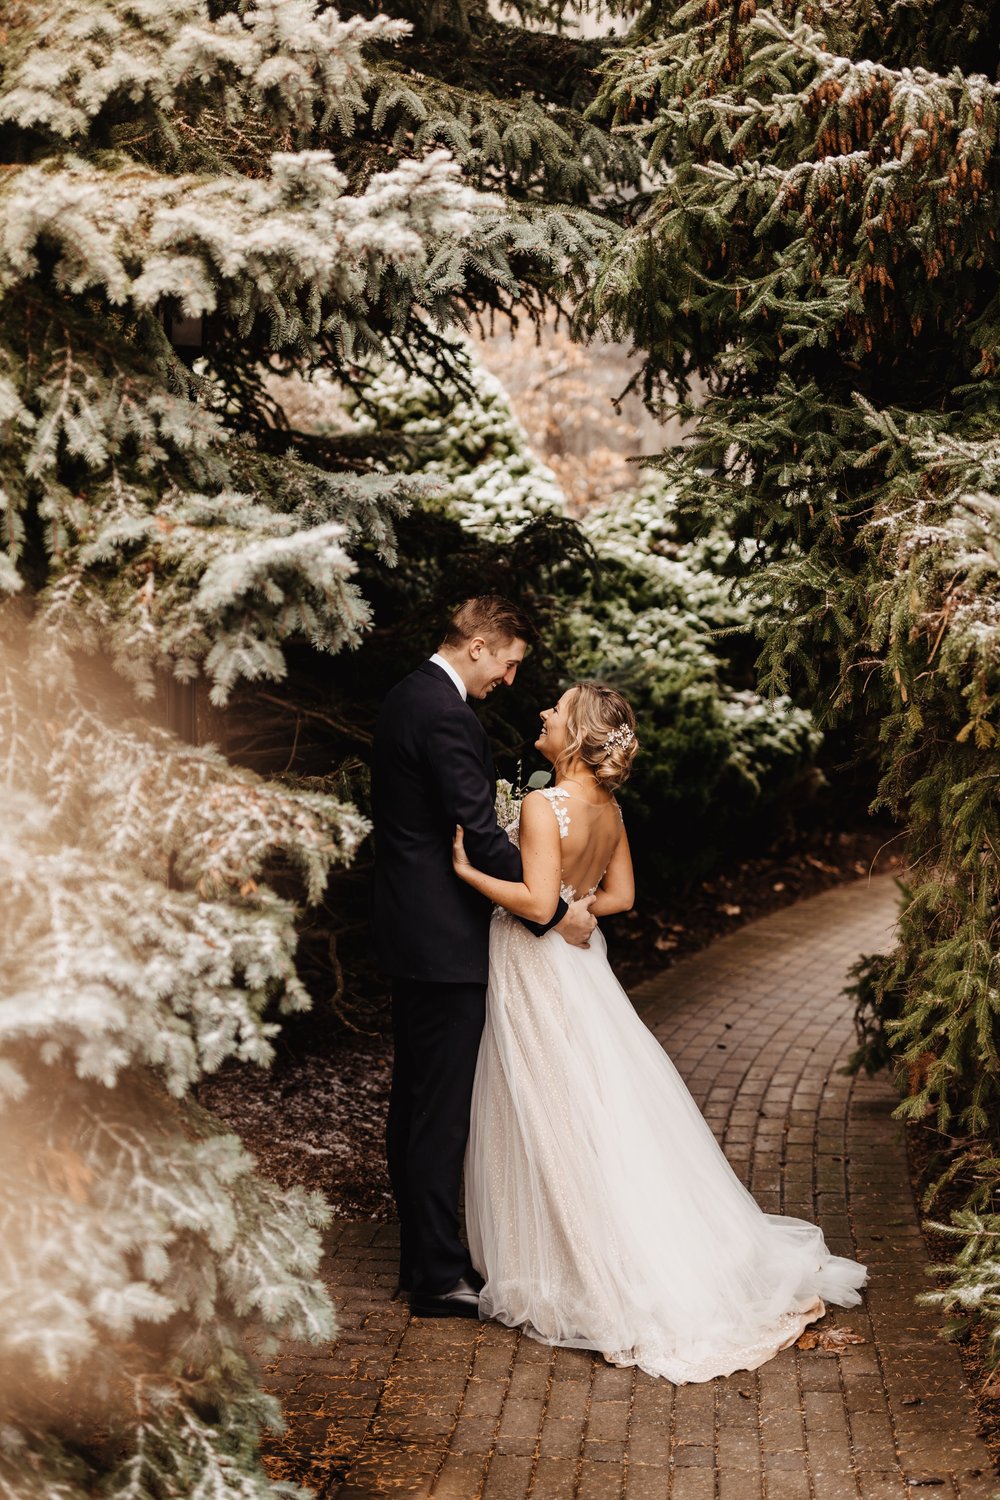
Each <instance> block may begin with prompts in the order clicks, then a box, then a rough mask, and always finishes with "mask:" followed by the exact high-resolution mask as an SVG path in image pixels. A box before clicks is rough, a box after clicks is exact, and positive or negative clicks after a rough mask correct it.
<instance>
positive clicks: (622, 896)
mask: <svg viewBox="0 0 1000 1500" xmlns="http://www.w3.org/2000/svg"><path fill="white" fill-rule="evenodd" d="M634 901H635V876H634V875H633V873H632V852H631V850H630V849H629V846H628V836H627V834H626V832H625V828H624V826H623V827H622V835H621V838H620V839H619V840H618V843H617V845H616V846H615V852H614V854H612V856H611V862H610V864H609V865H608V868H607V869H606V870H605V872H604V879H603V880H602V881H601V883H600V885H599V886H598V887H597V895H596V896H595V897H594V904H593V906H592V907H591V908H590V910H591V911H592V912H593V914H594V916H595V917H610V916H611V915H612V914H613V913H614V912H616V911H629V910H630V909H631V907H632V905H633V903H634Z"/></svg>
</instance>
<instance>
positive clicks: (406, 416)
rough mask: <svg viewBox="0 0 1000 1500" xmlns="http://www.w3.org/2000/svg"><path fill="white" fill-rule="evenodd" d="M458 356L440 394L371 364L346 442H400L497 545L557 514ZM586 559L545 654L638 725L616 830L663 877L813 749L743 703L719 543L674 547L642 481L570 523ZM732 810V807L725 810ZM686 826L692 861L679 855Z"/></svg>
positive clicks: (486, 386) (719, 537) (519, 441)
mask: <svg viewBox="0 0 1000 1500" xmlns="http://www.w3.org/2000/svg"><path fill="white" fill-rule="evenodd" d="M456 348H457V349H461V350H464V357H465V360H466V369H465V372H464V387H463V388H462V389H461V390H460V391H458V392H456V391H455V390H454V388H452V389H450V390H444V389H442V388H440V387H438V386H435V385H434V384H433V383H432V382H430V381H427V380H423V379H420V378H417V379H412V378H410V377H408V375H407V373H406V372H405V371H403V370H401V369H399V368H398V367H387V366H385V365H381V366H378V367H377V368H376V369H375V371H374V372H373V373H372V376H371V378H370V379H369V380H368V381H367V382H365V384H364V386H363V390H362V394H361V396H360V397H359V399H358V400H357V402H356V403H355V405H354V407H353V415H354V417H355V420H356V421H357V423H358V425H359V426H360V427H361V428H362V430H378V431H380V432H382V433H386V432H392V433H398V434H400V435H401V436H403V437H404V438H405V439H406V443H407V450H406V451H407V453H408V455H409V457H408V459H407V462H408V464H409V466H410V467H411V469H412V471H413V472H415V473H418V474H420V475H421V476H424V477H426V478H428V479H429V480H430V481H431V482H432V483H433V485H434V487H435V488H434V492H433V498H432V499H431V500H430V501H429V502H425V503H430V504H432V505H435V506H438V507H440V508H441V509H442V510H444V511H445V512H446V513H447V514H449V515H451V516H453V517H455V518H456V519H457V520H458V521H459V522H460V523H461V525H462V526H463V527H464V528H465V529H466V530H468V531H470V532H473V533H474V534H476V535H478V536H481V537H484V538H487V539H488V540H490V541H491V542H493V543H495V544H497V545H500V546H503V545H504V544H506V543H509V542H510V541H511V540H512V539H514V538H516V537H517V536H518V535H520V534H521V533H523V532H524V531H525V530H526V529H527V528H529V527H530V526H531V525H532V523H533V522H535V521H536V520H537V519H538V518H539V517H540V516H551V515H558V516H561V517H565V515H566V502H565V499H564V497H563V495H562V493H561V491H560V489H559V486H558V484H557V482H556V480H555V476H554V475H553V474H552V472H551V470H549V469H548V468H546V466H545V465H544V464H542V463H540V462H539V460H538V459H537V458H536V457H535V455H534V454H533V453H532V451H531V449H530V447H529V445H528V443H527V441H526V438H525V434H524V431H523V429H522V428H521V426H520V424H519V423H518V421H517V419H516V418H515V416H514V414H513V412H512V411H511V407H510V403H509V401H508V399H507V396H506V394H505V392H504V390H503V387H502V386H501V385H500V383H499V382H498V381H497V380H496V378H495V377H494V376H493V375H491V374H490V373H489V372H488V371H487V370H485V369H484V368H483V366H482V365H481V363H480V362H479V361H478V360H477V358H476V356H475V352H474V349H473V347H472V346H471V345H469V344H461V345H456ZM580 529H581V533H582V536H583V539H584V540H585V542H586V543H587V545H588V547H589V548H590V550H591V555H592V557H593V559H594V563H595V570H594V575H593V577H592V579H591V581H590V583H589V584H586V585H585V586H584V588H583V589H582V591H579V590H577V591H576V592H575V593H574V592H571V590H570V589H569V587H567V590H566V595H565V597H564V598H563V599H562V600H561V601H560V607H559V608H557V609H556V610H555V612H554V619H553V623H552V627H551V632H550V638H549V640H548V642H547V644H548V646H549V647H550V649H552V650H553V651H554V652H555V653H556V654H557V656H558V657H559V660H560V666H561V670H562V672H563V674H564V676H565V677H568V678H572V677H598V678H610V679H611V680H613V681H615V682H617V683H619V684H620V685H621V686H622V687H623V689H624V690H625V691H627V692H628V693H629V694H630V696H631V697H632V699H633V701H634V703H635V706H636V709H637V712H638V713H639V715H640V722H641V726H642V739H643V755H642V757H641V759H640V761H638V762H637V764H636V771H635V776H634V780H633V783H631V784H630V790H629V792H627V793H626V796H627V797H628V796H630V797H631V801H632V818H633V819H634V820H638V821H639V822H640V823H642V824H648V825H649V828H650V831H651V833H652V830H653V829H654V828H655V827H656V826H658V825H660V826H663V820H664V819H667V820H668V821H667V825H666V826H668V827H670V828H671V829H672V835H671V836H668V837H667V838H666V839H665V840H663V841H662V847H661V848H660V850H659V851H657V854H656V856H655V861H654V862H655V864H656V865H657V866H658V867H659V868H660V869H662V870H664V871H668V872H670V873H677V872H678V871H680V870H683V871H685V872H690V871H692V870H693V869H694V868H696V867H697V868H700V869H703V868H705V867H706V866H707V865H708V864H710V863H711V861H712V860H713V858H714V857H715V856H716V855H717V853H718V843H717V842H716V832H717V831H716V830H715V829H713V827H712V823H713V820H714V818H715V816H716V810H717V809H718V807H719V805H720V802H721V800H722V798H723V797H724V798H725V800H726V803H727V806H728V809H729V811H728V812H727V815H726V816H727V819H728V825H729V828H730V829H732V828H733V827H734V826H737V825H738V824H739V822H740V821H741V818H744V817H746V816H747V815H749V814H750V813H752V812H753V811H755V810H757V809H758V808H759V805H760V799H761V797H762V796H765V797H767V796H770V795H772V794H774V793H775V792H776V791H777V790H778V789H779V788H786V789H787V787H788V786H789V785H790V783H791V782H793V781H794V780H795V779H796V778H797V777H798V776H800V775H801V773H802V772H803V770H804V769H805V768H806V767H807V766H808V764H809V763H810V762H811V760H812V759H813V757H814V755H815V753H816V751H817V749H818V746H819V742H820V737H819V735H818V733H817V732H816V729H815V727H814V725H813V722H812V720H811V718H810V716H809V715H808V714H807V713H805V712H804V711H803V710H801V709H799V708H796V707H795V706H794V705H793V704H792V703H791V701H790V700H789V699H788V697H787V696H781V695H779V696H778V697H777V698H776V699H774V700H773V701H770V700H764V699H762V698H760V697H759V696H758V695H757V694H756V693H754V692H753V691H752V690H751V689H750V688H749V687H748V686H746V685H745V684H744V683H743V682H742V681H741V680H740V676H739V674H738V673H734V672H733V671H732V670H731V668H730V664H729V661H728V658H727V654H726V637H725V636H724V634H722V633H724V632H731V633H736V632H744V633H745V632H748V631H749V630H750V629H751V628H752V625H753V613H752V606H751V605H749V604H748V602H747V601H746V600H745V599H742V600H741V599H740V598H738V597H737V595H736V594H735V593H734V590H733V586H732V582H731V580H730V579H728V578H727V577H726V576H725V572H726V564H727V560H728V558H729V555H730V553H731V552H732V544H731V542H730V541H729V540H728V539H727V538H726V536H725V535H724V534H723V533H722V532H721V531H715V532H713V533H712V534H711V535H709V536H708V537H705V538H700V539H698V540H695V541H686V540H683V539H682V538H681V534H680V532H679V530H678V527H677V517H676V512H675V506H674V502H673V497H672V495H671V492H670V490H669V488H668V487H667V485H666V484H665V483H664V482H663V480H662V479H661V478H660V477H659V476H657V475H652V476H646V477H645V478H644V479H643V482H642V483H641V484H639V486H638V487H637V488H636V489H634V490H632V491H630V492H627V493H624V494H622V495H620V496H618V497H617V498H616V499H614V500H613V501H611V502H610V503H609V504H608V505H606V506H603V507H601V508H600V509H596V510H591V511H590V512H589V513H588V514H587V515H585V516H584V517H583V519H582V521H581V522H580ZM734 803H735V809H734V807H733V804H734ZM691 827H697V828H698V831H699V837H698V840H697V852H696V853H695V854H694V855H693V856H692V851H691V848H690V847H685V848H684V850H683V854H681V852H680V845H681V843H685V842H686V839H685V838H684V837H683V834H685V833H686V832H687V831H688V829H689V828H691Z"/></svg>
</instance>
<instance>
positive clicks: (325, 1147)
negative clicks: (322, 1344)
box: [198, 824, 901, 1219]
mask: <svg viewBox="0 0 1000 1500" xmlns="http://www.w3.org/2000/svg"><path fill="white" fill-rule="evenodd" d="M893 837H894V836H893V832H892V830H891V829H890V830H886V829H885V828H879V827H873V826H872V825H871V824H867V825H865V826H862V827H860V828H858V829H855V830H852V831H848V832H843V831H836V832H831V831H830V830H811V831H809V832H806V833H800V834H797V835H793V836H790V837H787V838H785V839H784V840H783V841H781V842H780V843H778V844H777V845H776V846H775V847H774V848H772V849H771V850H770V851H768V852H767V853H766V854H763V855H760V856H759V857H756V858H753V859H745V860H742V861H734V862H733V863H732V865H731V866H729V867H728V868H726V867H723V868H722V869H721V870H720V871H718V872H716V873H715V874H714V875H713V876H712V877H711V879H707V880H703V881H701V882H700V884H698V885H696V886H695V887H694V889H693V890H692V891H691V892H689V893H688V894H686V895H683V896H681V895H675V896H673V897H672V898H671V899H669V900H660V901H656V900H652V899H647V900H645V901H643V899H642V898H641V897H640V900H639V903H638V905H637V906H636V908H635V909H634V910H633V911H631V912H629V913H627V914H626V915H625V916H622V917H617V918H613V919H611V920H609V921H608V922H606V923H604V924H602V927H603V930H604V931H605V935H606V937H607V940H608V946H609V950H610V955H611V961H612V963H613V964H614V967H615V971H616V973H617V974H618V976H619V978H620V979H621V981H622V983H623V984H624V985H625V987H626V988H629V987H631V986H634V985H636V984H638V983H639V982H640V981H641V980H643V979H646V978H648V977H650V976H651V975H653V974H656V973H658V972H660V971H661V970H662V969H665V968H668V967H669V966H670V965H671V964H673V963H675V962H676V961H677V959H678V958H681V957H683V956H684V955H686V954H689V953H693V952H695V951H696V950H698V949H699V948H703V947H705V946H706V945H707V944H708V943H710V942H711V941H712V940H713V939H714V938H716V937H719V936H720V935H722V934H723V933H726V932H732V931H733V930H734V929H735V928H737V927H739V926H741V925H742V924H743V923H745V922H749V921H752V920H753V919H754V918H755V917H759V916H763V915H764V914H765V913H766V912H769V911H774V910H776V909H778V908H779V907H783V906H789V905H791V904H792V903H793V902H795V901H798V900H801V899H802V898H803V897H804V896H811V895H814V894H816V893H817V892H818V891H821V890H825V889H826V888H827V887H828V886H831V885H835V884H838V883H841V882H843V881H848V880H857V879H859V878H861V877H862V876H865V875H867V874H868V873H869V871H872V872H874V873H881V872H883V871H886V870H892V869H897V868H900V867H901V855H900V854H899V853H897V852H896V851H898V850H899V849H900V844H899V843H898V842H893ZM353 1014H356V1015H357V1016H362V1017H365V1018H366V1020H367V1025H368V1028H369V1029H358V1028H357V1027H355V1026H352V1025H351V1024H350V1017H351V1015H352V1011H351V1009H349V1008H348V1007H347V1006H346V1005H344V1006H342V1007H341V1008H340V1010H338V1011H337V1012H336V1013H335V1012H334V1011H333V1010H331V1008H330V1007H329V1006H325V1005H322V1004H321V1005H318V1006H317V1007H316V1009H315V1010H314V1011H313V1012H311V1013H310V1014H309V1015H307V1016H296V1017H291V1018H290V1019H289V1020H288V1021H286V1023H285V1025H284V1027H283V1030H282V1034H281V1036H280V1037H279V1039H278V1042H277V1048H276V1052H277V1055H276V1057H275V1060H274V1063H273V1065H272V1067H271V1068H270V1069H268V1070H255V1069H252V1068H248V1067H246V1066H245V1065H244V1064H240V1063H233V1064H230V1065H227V1066H226V1067H224V1068H223V1069H222V1070H220V1072H219V1073H218V1074H216V1075H215V1076H214V1077H213V1078H209V1079H206V1080H204V1081H203V1082H202V1084H201V1086H200V1087H199V1090H198V1095H199V1099H200V1102H201V1103H202V1104H204V1105H205V1106H206V1108H208V1109H210V1110H212V1112H213V1113H214V1114H216V1115H218V1116H220V1117H221V1118H222V1119H223V1120H225V1121H227V1122H228V1123H229V1124H230V1125H231V1126H232V1128H233V1129H234V1130H235V1131H236V1132H237V1134H238V1135H239V1136H240V1138H241V1139H242V1140H243V1142H244V1144H245V1145H246V1146H247V1147H248V1148H249V1150H251V1151H252V1152H253V1154H254V1155H255V1156H256V1158H257V1160H258V1163H259V1165H260V1168H261V1170H262V1171H263V1172H264V1173H265V1174H266V1175H267V1176H269V1177H271V1178H273V1179H274V1180H275V1181H276V1182H279V1183H281V1184H282V1185H283V1186H289V1187H290V1186H292V1185H293V1184H299V1185H301V1186H303V1187H307V1188H313V1189H316V1190H318V1191H319V1192H321V1193H323V1194H324V1195H326V1196H327V1197H328V1198H329V1199H330V1201H331V1203H332V1204H333V1208H334V1212H335V1214H336V1215H337V1216H338V1217H339V1218H348V1219H358V1218H364V1219H388V1218H391V1217H392V1216H393V1207H392V1196H391V1193H390V1190H389V1182H388V1177H387V1176H386V1171H385V1162H384V1157H383V1134H384V1129H385V1113H386V1108H387V1104H388V1098H389V1080H390V1076H391V1071H392V1042H391V1037H390V1034H389V1027H388V1013H387V1007H386V1005H385V1003H384V1001H383V1002H382V1003H380V1002H379V996H378V994H377V992H376V993H375V995H374V999H373V997H372V995H366V996H365V997H364V1000H363V1002H360V1003H359V1004H358V1005H357V1007H356V1008H354V1011H353ZM371 1018H374V1019H371Z"/></svg>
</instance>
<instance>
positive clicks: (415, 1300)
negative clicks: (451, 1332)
mask: <svg viewBox="0 0 1000 1500" xmlns="http://www.w3.org/2000/svg"><path fill="white" fill-rule="evenodd" d="M410 1311H411V1312H412V1313H413V1315H414V1317H417V1318H478V1317H479V1293H478V1292H477V1291H476V1289H475V1287H474V1286H473V1285H472V1283H471V1282H470V1281H466V1279H465V1277H464V1276H462V1277H460V1278H459V1280H458V1281H456V1282H455V1285H454V1286H453V1287H452V1288H451V1290H450V1291H447V1292H439V1293H437V1295H436V1296H431V1295H430V1294H429V1293H428V1292H414V1294H413V1296H412V1297H411V1298H410Z"/></svg>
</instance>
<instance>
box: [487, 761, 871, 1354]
mask: <svg viewBox="0 0 1000 1500" xmlns="http://www.w3.org/2000/svg"><path fill="white" fill-rule="evenodd" d="M544 795H546V796H547V797H548V798H549V801H550V802H551V804H552V807H553V811H554V813H555V815H556V816H557V818H558V821H559V829H560V834H561V837H562V838H563V839H565V838H566V836H567V834H568V832H569V827H570V817H571V812H570V807H569V806H568V803H569V801H570V796H569V794H568V793H567V792H566V791H564V790H563V789H562V788H560V787H553V788H548V789H547V790H546V792H545V794H544ZM510 832H511V836H512V837H513V838H514V840H515V842H516V838H517V830H516V826H515V827H514V828H513V829H511V830H510ZM564 847H565V846H564ZM578 863H579V862H578ZM565 874H566V862H565V859H564V864H563V875H564V879H565ZM562 894H563V896H564V897H565V899H566V900H567V901H570V900H573V899H574V895H575V893H574V891H573V889H572V886H571V885H565V884H564V886H563V888H562ZM465 1181H466V1187H465V1213H466V1227H467V1230H468V1236H469V1248H470V1250H471V1253H472V1259H473V1263H474V1264H475V1266H476V1268H477V1270H478V1271H479V1272H480V1274H481V1275H482V1276H484V1277H485V1279H486V1284H485V1286H484V1288H483V1291H482V1294H481V1298H480V1308H481V1315H482V1316H483V1317H487V1318H495V1319H497V1320H498V1321H499V1322H501V1323H506V1324H508V1325H509V1326H511V1327H523V1328H524V1330H525V1332H526V1333H528V1334H530V1335H531V1336H532V1337H533V1338H536V1339H539V1340H541V1341H542V1342H544V1343H548V1344H558V1345H564V1346H567V1347H570V1348H582V1349H597V1350H600V1351H602V1352H603V1354H604V1357H605V1358H606V1359H607V1360H609V1361H611V1362H612V1363H614V1364H616V1365H638V1366H639V1368H640V1369H642V1370H645V1371H647V1372H648V1373H649V1374H650V1375H659V1376H663V1377H664V1378H666V1379H667V1380H670V1381H673V1382H675V1383H678V1384H680V1383H683V1382H687V1381H705V1380H711V1379H712V1378H713V1377H714V1376H717V1375H728V1374H730V1373H732V1372H733V1371H734V1370H741V1369H748V1370H750V1369H755V1368H756V1367H757V1366H758V1365H761V1364H763V1363H764V1362H765V1361H766V1360H768V1359H770V1358H771V1357H772V1356H773V1355H774V1354H776V1353H777V1352H778V1350H779V1349H782V1348H784V1347H785V1346H786V1345H788V1344H790V1343H792V1342H793V1341H794V1340H795V1339H796V1338H798V1336H799V1334H800V1333H801V1332H802V1330H803V1329H804V1327H805V1326H806V1324H807V1323H810V1322H812V1321H813V1320H815V1319H816V1318H819V1317H822V1315H823V1313H824V1312H825V1310H826V1309H825V1306H824V1302H825V1301H829V1302H833V1303H837V1304H838V1305H840V1306H842V1307H850V1306H852V1305H854V1304H855V1303H857V1302H859V1301H860V1300H861V1297H860V1292H859V1288H860V1287H861V1286H862V1285H863V1283H864V1280H865V1268H864V1266H861V1265H859V1264H858V1263H857V1262H855V1261H852V1260H846V1259H844V1258H842V1257H840V1256H836V1255H831V1254H830V1252H829V1251H828V1250H827V1247H826V1244H825V1242H824V1239H823V1235H822V1233H821V1231H820V1230H819V1229H818V1228H817V1227H816V1226H815V1225H813V1224H809V1223H806V1222H805V1221H804V1220H802V1219H793V1218H786V1217H782V1216H779V1215H776V1214H768V1213H764V1212H763V1211H762V1210H761V1209H760V1208H759V1207H758V1206H757V1204H756V1202H755V1201H754V1199H753V1198H752V1197H751V1195H750V1194H749V1193H748V1192H747V1190H746V1188H744V1186H743V1185H742V1183H741V1182H740V1181H739V1179H738V1178H737V1177H736V1175H735V1173H734V1172H733V1171H732V1168H731V1167H730V1166H729V1163H728V1162H727V1160H726V1158H725V1156H724V1155H723V1153H722V1151H721V1150H720V1148H719V1146H718V1145H717V1143H716V1141H715V1137H714V1136H713V1134H712V1132H711V1130H710V1129H709V1127H708V1125H707V1124H706V1122H705V1120H704V1119H703V1118H702V1115H701V1113H700V1111H699V1110H698V1108H697V1106H696V1104H695V1102H694V1100H693V1099H692V1098H691V1095H690V1094H689V1093H688V1091H687V1089H686V1087H685V1086H684V1083H683V1081H682V1080H681V1077H680V1075H679V1074H678V1072H677V1070H676V1068H675V1067H674V1065H673V1063H672V1062H671V1061H670V1059H669V1058H668V1057H667V1055H666V1053H665V1052H664V1051H663V1049H662V1048H661V1046H660V1045H659V1043H658V1042H657V1041H656V1039H655V1038H654V1037H653V1035H652V1034H651V1033H650V1032H649V1031H648V1030H647V1029H646V1027H645V1026H644V1025H643V1023H642V1021H640V1020H639V1018H638V1016H637V1015H636V1013H635V1011H634V1010H633V1008H632V1005H631V1003H630V1001H629V999H628V997H627V995H626V994H625V992H624V990H623V989H622V988H621V986H620V985H619V983H618V981H617V980H616V979H615V976H614V974H613V973H612V970H611V967H610V965H609V963H608V958H607V948H606V945H605V942H604V939H603V937H602V936H601V934H600V932H599V931H597V932H595V933H594V936H593V937H592V938H591V942H590V947H589V948H575V947H570V946H569V945H568V944H567V943H565V942H564V941H563V940H562V938H561V937H560V936H559V935H558V934H557V933H554V932H550V933H547V934H546V935H545V936H544V937H542V938H537V937H535V936H534V935H533V934H532V933H531V932H529V931H528V930H527V929H526V928H525V927H523V926H522V925H521V923H520V922H518V921H517V920H516V919H514V918H512V917H511V916H510V915H509V914H508V913H507V912H505V911H502V910H499V909H498V910H497V911H496V912H495V913H494V916H493V921H492V925H491V931H490V981H489V990H488V995H487V1017H486V1026H485V1030H484V1032H483V1039H482V1045H481V1048H480V1053H479V1062H478V1067H477V1072H476V1082H475V1088H474V1091H473V1099H472V1127H471V1134H470V1137H469V1146H468V1153H467V1157H466V1168H465Z"/></svg>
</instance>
